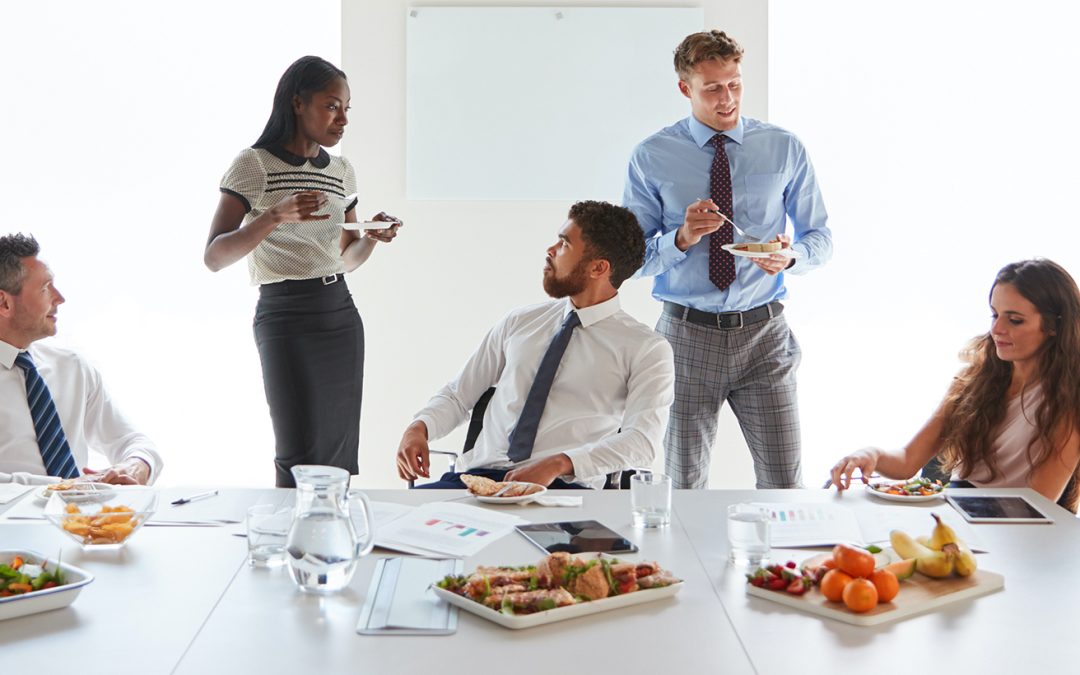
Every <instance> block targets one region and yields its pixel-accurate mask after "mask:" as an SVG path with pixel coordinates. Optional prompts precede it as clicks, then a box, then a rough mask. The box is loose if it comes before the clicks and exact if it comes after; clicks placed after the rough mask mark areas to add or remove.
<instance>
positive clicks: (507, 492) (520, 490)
mask: <svg viewBox="0 0 1080 675" xmlns="http://www.w3.org/2000/svg"><path fill="white" fill-rule="evenodd" d="M461 482H462V483H465V486H466V487H467V488H469V492H470V493H471V494H472V496H474V497H476V500H477V501H479V502H483V503H485V504H525V503H527V502H531V501H532V500H534V499H536V498H537V497H539V496H540V495H542V494H544V493H545V492H547V488H546V487H544V486H543V485H540V484H538V483H526V482H524V481H494V480H491V479H490V478H485V477H483V476H472V475H469V474H464V475H462V476H461Z"/></svg>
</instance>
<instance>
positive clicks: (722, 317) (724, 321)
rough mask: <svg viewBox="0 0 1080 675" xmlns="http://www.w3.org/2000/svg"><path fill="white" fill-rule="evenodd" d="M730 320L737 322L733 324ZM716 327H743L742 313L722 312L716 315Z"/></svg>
mask: <svg viewBox="0 0 1080 675" xmlns="http://www.w3.org/2000/svg"><path fill="white" fill-rule="evenodd" d="M728 319H734V320H735V322H734V323H731V322H730V321H728ZM716 327H717V328H725V329H735V328H742V327H743V317H742V312H721V313H720V314H717V315H716Z"/></svg>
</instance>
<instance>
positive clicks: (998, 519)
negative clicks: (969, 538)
mask: <svg viewBox="0 0 1080 675" xmlns="http://www.w3.org/2000/svg"><path fill="white" fill-rule="evenodd" d="M945 499H947V500H948V501H949V503H950V504H952V505H953V507H954V508H955V509H956V510H957V511H959V512H960V514H961V515H962V516H964V519H965V520H967V521H968V522H969V523H1052V522H1054V519H1053V518H1051V517H1050V516H1048V515H1046V514H1045V513H1043V512H1042V511H1040V510H1039V509H1037V508H1035V506H1034V505H1032V503H1031V502H1029V501H1028V500H1026V499H1024V498H1023V497H1021V496H1020V495H994V496H974V495H956V494H952V493H946V495H945Z"/></svg>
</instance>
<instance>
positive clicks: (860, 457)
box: [832, 448, 881, 490]
mask: <svg viewBox="0 0 1080 675" xmlns="http://www.w3.org/2000/svg"><path fill="white" fill-rule="evenodd" d="M880 456H881V450H880V449H879V448H863V449H862V450H859V451H858V452H854V453H852V454H850V455H848V456H847V457H845V458H843V459H841V460H840V461H839V462H837V463H836V464H835V465H834V466H833V468H832V484H833V485H834V486H836V489H837V490H846V489H848V488H849V487H851V479H852V478H853V477H854V474H855V469H859V471H860V472H861V474H862V475H861V476H860V478H861V479H862V482H863V483H869V482H870V474H872V473H874V469H876V468H877V463H878V458H879V457H880Z"/></svg>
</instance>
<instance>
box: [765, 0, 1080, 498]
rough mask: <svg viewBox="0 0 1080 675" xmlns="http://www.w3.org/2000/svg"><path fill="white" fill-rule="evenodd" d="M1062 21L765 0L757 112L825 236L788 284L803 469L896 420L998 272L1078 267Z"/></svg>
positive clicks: (938, 370)
mask: <svg viewBox="0 0 1080 675" xmlns="http://www.w3.org/2000/svg"><path fill="white" fill-rule="evenodd" d="M1078 18H1080V12H1078V10H1077V9H1075V8H1074V5H1071V4H1067V3H1055V2H1052V1H1050V0H1037V1H1035V2H1030V3H1024V4H1022V5H1017V4H1014V3H1004V2H976V1H975V0H963V1H954V2H934V1H933V0H908V1H905V2H902V3H901V2H890V3H865V2H857V1H855V0H828V1H827V2H813V3H805V2H798V0H771V1H770V3H769V59H770V69H769V117H770V121H772V122H774V123H776V124H780V125H782V126H785V127H788V128H790V129H792V130H794V131H795V132H796V133H797V134H799V136H800V137H801V138H802V140H803V141H804V142H805V144H806V146H807V147H808V149H809V152H810V155H811V157H812V158H813V160H814V163H815V168H816V169H817V171H818V175H819V176H820V178H821V183H822V190H823V191H824V194H825V199H826V203H827V205H828V209H829V215H830V221H829V224H830V227H831V228H832V230H833V233H834V239H835V243H836V250H835V256H834V259H833V261H832V263H830V264H829V265H828V266H827V267H825V268H823V269H822V270H820V271H819V272H816V273H814V274H812V275H808V276H806V277H804V278H800V279H792V280H791V282H790V287H791V302H790V303H789V304H788V307H789V308H790V309H791V313H790V314H789V320H790V321H791V323H792V324H793V325H794V326H795V328H796V330H797V331H798V336H799V338H800V340H801V341H802V345H803V349H804V353H805V355H806V356H805V361H804V364H803V367H802V369H801V372H800V378H799V387H800V394H801V407H802V421H803V438H804V457H805V465H806V466H805V474H806V480H807V483H808V484H815V483H816V481H817V480H819V479H820V480H824V478H825V472H826V470H827V469H828V468H829V466H831V464H832V463H833V462H835V461H836V460H837V459H838V458H839V457H841V456H842V455H843V454H844V453H846V452H848V451H850V450H853V449H856V448H859V447H862V446H865V445H880V446H884V447H895V446H899V445H902V444H904V443H906V442H907V441H908V440H909V439H910V438H911V436H913V435H914V434H915V432H916V431H917V430H918V428H919V427H920V426H921V425H922V424H923V423H924V422H925V420H926V419H927V418H928V417H929V415H930V414H931V413H932V412H933V410H934V408H935V407H936V406H937V404H938V403H939V402H940V400H941V397H942V395H943V394H944V392H945V389H946V388H947V386H948V384H949V381H950V378H951V377H952V375H953V374H954V373H955V372H956V371H957V369H958V368H959V367H960V362H959V360H958V358H957V354H958V352H959V351H960V349H961V347H962V346H963V345H964V343H965V342H966V341H967V340H968V339H969V338H972V337H974V336H975V335H976V334H979V333H982V332H985V331H986V330H988V329H989V325H990V310H989V306H988V303H987V297H988V294H989V290H990V285H991V283H992V282H993V279H994V275H995V274H996V273H997V270H998V269H1000V268H1001V267H1002V266H1004V265H1005V264H1006V263H1009V262H1013V261H1016V260H1021V259H1025V258H1030V257H1035V256H1042V257H1047V258H1050V259H1052V260H1055V261H1056V262H1058V263H1060V264H1062V265H1064V266H1065V268H1066V269H1067V270H1069V271H1070V272H1071V273H1072V274H1073V276H1074V277H1076V278H1080V234H1077V225H1078V218H1077V211H1076V185H1077V180H1078V179H1080V170H1078V168H1077V163H1076V157H1077V156H1078V153H1080V139H1078V137H1077V135H1076V133H1075V132H1074V128H1075V126H1076V121H1077V120H1078V119H1080V99H1078V97H1077V94H1076V87H1075V85H1074V84H1073V80H1074V79H1075V78H1074V75H1073V71H1074V70H1075V67H1076V64H1077V63H1080V43H1078V42H1077V41H1076V39H1075V37H1074V35H1073V27H1075V26H1076V23H1077V19H1078Z"/></svg>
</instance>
